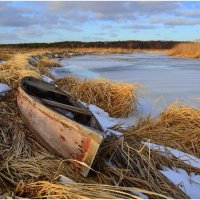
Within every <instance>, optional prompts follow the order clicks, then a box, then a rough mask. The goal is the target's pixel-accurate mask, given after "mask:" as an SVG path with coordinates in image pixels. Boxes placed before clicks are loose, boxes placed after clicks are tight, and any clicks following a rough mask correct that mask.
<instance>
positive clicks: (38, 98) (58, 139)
mask: <svg viewBox="0 0 200 200" xmlns="http://www.w3.org/2000/svg"><path fill="white" fill-rule="evenodd" d="M17 103H18V107H19V112H20V115H21V118H22V120H23V121H24V123H25V124H26V125H27V127H28V128H29V129H30V130H31V131H32V132H33V133H34V134H35V136H36V138H37V139H38V141H39V142H40V143H41V144H42V145H43V146H44V147H45V148H47V149H48V150H50V151H51V152H53V153H55V154H56V155H58V156H61V157H63V158H66V159H72V160H77V161H78V162H73V166H74V168H75V169H76V170H78V171H79V172H80V173H81V174H82V175H83V176H87V175H88V173H89V170H90V167H91V165H92V163H93V160H94V158H95V155H96V153H97V151H98V148H99V146H100V144H101V142H102V140H103V134H104V133H103V128H102V127H101V125H100V124H99V122H98V120H97V119H96V118H95V116H94V115H93V114H92V113H91V112H90V111H89V110H88V109H87V107H86V106H84V105H83V104H82V103H81V102H80V101H79V100H76V99H74V98H72V97H71V96H70V95H69V94H68V93H66V92H64V91H62V90H60V89H59V88H57V87H56V86H54V85H53V84H50V83H47V82H45V81H43V80H39V79H36V78H34V77H25V78H24V79H23V80H22V81H21V84H20V87H19V93H18V95H17ZM82 163H85V164H86V165H85V164H82Z"/></svg>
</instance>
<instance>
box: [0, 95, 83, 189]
mask: <svg viewBox="0 0 200 200" xmlns="http://www.w3.org/2000/svg"><path fill="white" fill-rule="evenodd" d="M15 95H16V92H14V91H13V92H12V93H11V94H8V96H7V97H4V98H3V99H1V101H0V158H1V167H0V188H1V189H2V190H3V191H9V190H10V189H12V187H13V186H15V185H16V184H17V183H19V182H20V181H22V180H23V181H37V180H53V179H54V178H55V177H56V176H58V175H60V174H63V175H65V176H68V177H70V178H72V179H73V180H79V181H84V178H82V177H81V176H80V175H79V174H77V173H75V172H74V171H73V170H72V169H71V168H70V163H69V162H66V161H64V160H63V159H61V158H58V157H55V156H53V155H52V154H51V153H50V152H48V151H47V150H45V149H44V148H43V147H42V146H41V145H40V144H39V143H38V141H37V140H36V138H35V137H34V135H33V134H32V133H31V132H30V131H29V130H28V129H27V127H26V126H25V125H24V123H23V122H22V121H21V118H20V117H19V113H18V110H17V105H16V101H15Z"/></svg>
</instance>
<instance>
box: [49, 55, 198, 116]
mask: <svg viewBox="0 0 200 200" xmlns="http://www.w3.org/2000/svg"><path fill="white" fill-rule="evenodd" d="M62 66H63V67H61V68H54V69H52V73H53V75H56V76H57V77H59V78H61V77H64V76H66V75H69V74H74V75H78V76H82V77H90V78H96V77H104V78H108V79H111V80H116V81H125V82H139V83H142V84H144V85H145V86H146V89H145V91H144V90H143V91H142V90H141V91H139V95H141V96H142V99H140V104H141V106H140V108H141V109H142V110H143V114H144V115H147V114H150V113H151V114H153V115H157V114H159V113H160V109H159V107H158V106H157V105H156V104H155V101H156V100H157V101H158V100H159V101H158V102H159V103H160V106H161V107H162V108H163V109H164V108H166V107H167V106H168V105H169V104H170V103H172V102H173V101H174V100H175V99H177V98H178V99H180V100H181V101H183V102H184V103H187V104H190V105H194V106H196V105H199V103H198V102H197V101H194V100H192V98H199V97H200V87H199V85H200V78H199V77H200V59H188V58H177V57H171V56H167V55H164V54H161V53H134V54H114V55H103V56H96V55H87V56H79V57H72V58H69V59H64V60H62Z"/></svg>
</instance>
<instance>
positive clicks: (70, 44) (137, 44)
mask: <svg viewBox="0 0 200 200" xmlns="http://www.w3.org/2000/svg"><path fill="white" fill-rule="evenodd" d="M178 43H180V42H179V41H139V40H127V41H107V42H102V41H99V42H81V41H64V42H54V43H21V44H0V47H10V48H124V49H171V48H172V47H174V46H175V45H176V44H178Z"/></svg>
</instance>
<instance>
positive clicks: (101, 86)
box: [55, 76, 139, 117]
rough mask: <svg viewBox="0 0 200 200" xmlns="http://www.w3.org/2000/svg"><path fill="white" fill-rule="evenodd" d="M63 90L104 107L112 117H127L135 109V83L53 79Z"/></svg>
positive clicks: (72, 78)
mask: <svg viewBox="0 0 200 200" xmlns="http://www.w3.org/2000/svg"><path fill="white" fill-rule="evenodd" d="M55 83H56V84H57V85H59V86H60V87H61V88H62V89H63V90H66V91H67V92H69V93H70V94H71V95H72V96H73V97H75V98H78V99H80V100H81V101H83V102H86V103H89V104H94V105H97V106H99V107H100V108H102V109H104V110H105V111H106V112H108V113H109V115H110V116H112V117H127V116H128V115H129V114H130V113H131V112H132V111H136V110H137V105H136V104H137V96H136V89H137V88H138V86H139V85H138V84H136V83H132V84H130V83H120V82H113V81H110V80H103V79H95V80H91V79H85V80H83V79H81V78H78V77H73V76H68V77H65V78H63V79H58V80H56V81H55Z"/></svg>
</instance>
